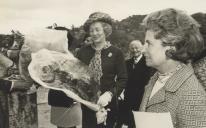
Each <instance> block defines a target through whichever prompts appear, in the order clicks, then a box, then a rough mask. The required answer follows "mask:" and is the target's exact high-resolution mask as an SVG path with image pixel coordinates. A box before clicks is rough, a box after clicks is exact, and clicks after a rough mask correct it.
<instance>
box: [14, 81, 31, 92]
mask: <svg viewBox="0 0 206 128" xmlns="http://www.w3.org/2000/svg"><path fill="white" fill-rule="evenodd" d="M12 84H13V85H12V90H29V89H30V87H31V86H32V84H33V82H30V81H12Z"/></svg>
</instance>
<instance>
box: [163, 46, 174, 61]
mask: <svg viewBox="0 0 206 128" xmlns="http://www.w3.org/2000/svg"><path fill="white" fill-rule="evenodd" d="M175 52H176V48H175V46H166V51H165V54H166V56H167V57H168V58H173V56H174V54H175Z"/></svg>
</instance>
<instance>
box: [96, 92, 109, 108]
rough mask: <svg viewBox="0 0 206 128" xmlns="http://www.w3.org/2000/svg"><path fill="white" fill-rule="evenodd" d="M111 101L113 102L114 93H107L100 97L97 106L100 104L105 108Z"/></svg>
mask: <svg viewBox="0 0 206 128" xmlns="http://www.w3.org/2000/svg"><path fill="white" fill-rule="evenodd" d="M111 100H112V93H111V92H109V91H107V92H105V93H104V94H102V95H101V96H100V97H99V100H98V101H97V104H99V105H100V106H102V107H105V106H107V105H108V104H109V102H111Z"/></svg>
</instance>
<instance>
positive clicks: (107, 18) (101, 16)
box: [84, 12, 113, 31]
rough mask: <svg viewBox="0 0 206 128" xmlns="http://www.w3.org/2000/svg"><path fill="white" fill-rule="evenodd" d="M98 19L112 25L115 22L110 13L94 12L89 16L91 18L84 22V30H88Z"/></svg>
mask: <svg viewBox="0 0 206 128" xmlns="http://www.w3.org/2000/svg"><path fill="white" fill-rule="evenodd" d="M97 21H101V22H105V23H108V24H110V25H112V23H113V19H112V18H111V17H110V15H108V14H106V13H103V12H94V13H92V14H91V15H90V16H89V19H88V20H87V21H86V22H85V23H84V30H85V31H88V30H89V26H90V25H91V24H92V23H94V22H97Z"/></svg>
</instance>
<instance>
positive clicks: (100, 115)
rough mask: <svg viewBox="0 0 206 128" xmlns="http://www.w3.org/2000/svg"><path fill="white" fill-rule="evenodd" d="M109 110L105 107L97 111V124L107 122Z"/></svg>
mask: <svg viewBox="0 0 206 128" xmlns="http://www.w3.org/2000/svg"><path fill="white" fill-rule="evenodd" d="M107 111H108V110H106V109H105V108H101V109H100V110H99V111H98V112H97V113H96V117H97V124H101V123H103V122H104V123H106V120H107Z"/></svg>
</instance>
